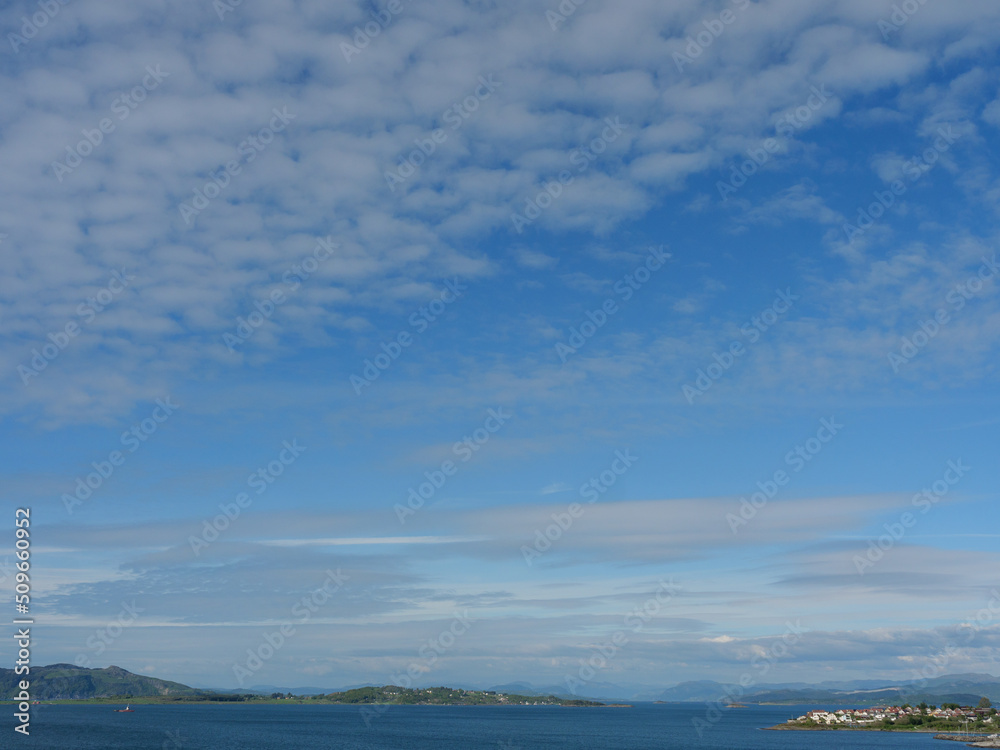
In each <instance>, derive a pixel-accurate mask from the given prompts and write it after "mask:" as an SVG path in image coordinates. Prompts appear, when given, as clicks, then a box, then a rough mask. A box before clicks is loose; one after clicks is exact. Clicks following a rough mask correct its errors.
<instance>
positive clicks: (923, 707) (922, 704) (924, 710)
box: [917, 701, 927, 714]
mask: <svg viewBox="0 0 1000 750" xmlns="http://www.w3.org/2000/svg"><path fill="white" fill-rule="evenodd" d="M917 708H919V709H920V713H922V714H925V713H927V701H921V702H920V704H919V705H918V706H917Z"/></svg>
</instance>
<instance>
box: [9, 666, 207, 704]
mask: <svg viewBox="0 0 1000 750" xmlns="http://www.w3.org/2000/svg"><path fill="white" fill-rule="evenodd" d="M21 679H23V677H18V676H17V675H16V674H15V673H14V670H13V669H3V668H0V700H12V699H13V698H14V696H15V695H17V683H18V681H19V680H21ZM200 692H201V691H198V690H195V689H194V688H192V687H188V686H187V685H182V684H180V683H179V682H170V681H168V680H160V679H157V678H156V677H143V676H142V675H137V674H132V673H131V672H129V671H127V670H124V669H122V668H121V667H115V666H111V667H105V668H104V669H85V668H83V667H77V666H75V665H73V664H51V665H49V666H47V667H32V669H31V697H32V698H33V699H35V700H55V699H59V698H74V699H79V698H110V697H114V696H123V697H132V698H145V697H149V696H156V695H176V696H182V695H188V696H190V695H198V694H199V693H200Z"/></svg>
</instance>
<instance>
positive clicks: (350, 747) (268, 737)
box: [0, 703, 964, 750]
mask: <svg viewBox="0 0 1000 750" xmlns="http://www.w3.org/2000/svg"><path fill="white" fill-rule="evenodd" d="M34 708H35V709H36V710H35V711H34V712H33V716H32V721H31V734H30V736H29V737H27V738H25V737H22V736H21V735H20V734H16V733H15V732H14V730H13V720H12V719H11V720H10V721H8V722H5V723H6V724H7V726H6V727H4V733H5V734H6V735H7V737H6V738H4V740H3V741H2V742H0V748H21V747H23V748H58V749H59V750H202V749H204V750H285V749H286V748H303V749H305V748H308V749H310V750H312V749H314V748H331V749H332V748H336V749H337V750H472V749H473V748H475V749H477V750H654V749H655V750H687V748H691V749H692V750H708V749H712V750H715V749H718V750H804V749H806V748H809V749H810V750H812V749H813V748H815V749H816V750H875V749H876V748H898V749H903V748H924V749H925V750H926V749H928V748H932V747H940V748H942V750H952V747H951V745H952V744H953V743H942V742H940V741H935V740H934V739H933V738H932V735H930V734H902V733H898V732H856V731H838V732H822V731H810V732H794V731H781V732H777V731H764V729H763V728H764V727H768V726H772V725H774V724H778V723H782V722H784V721H786V720H787V719H789V718H791V717H793V716H800V715H801V714H803V713H805V711H806V710H807V709H809V708H819V706H815V705H811V706H750V707H747V708H733V709H727V710H726V711H725V712H723V714H722V717H721V719H719V720H718V721H717V722H716V723H714V724H713V723H711V722H708V726H705V725H704V724H701V723H700V722H701V721H705V720H706V716H712V714H707V713H706V709H707V706H705V705H702V704H693V703H687V704H649V703H646V704H642V703H639V704H636V705H634V706H633V707H632V708H570V707H557V706H391V707H388V710H386V711H385V712H384V713H380V714H378V715H376V716H369V724H370V725H366V724H365V718H364V716H363V715H362V713H361V711H360V708H359V707H357V706H315V705H314V706H310V705H281V704H278V705H246V704H232V705H224V704H223V705H217V704H216V705H186V706H170V705H154V706H144V705H135V706H133V709H134V711H133V712H131V713H116V712H115V711H114V710H113V708H112V707H110V706H94V705H89V706H86V705H80V706H73V705H53V706H35V707H34ZM696 719H697V720H698V721H695V720H696ZM699 729H700V730H701V733H700V735H699V731H698V730H699ZM955 747H956V748H957V747H964V745H955Z"/></svg>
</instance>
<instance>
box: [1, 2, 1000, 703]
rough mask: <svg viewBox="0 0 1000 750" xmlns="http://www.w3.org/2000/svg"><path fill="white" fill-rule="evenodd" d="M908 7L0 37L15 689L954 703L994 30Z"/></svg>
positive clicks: (983, 325) (75, 12) (609, 11)
mask: <svg viewBox="0 0 1000 750" xmlns="http://www.w3.org/2000/svg"><path fill="white" fill-rule="evenodd" d="M904 5H906V6H907V8H909V7H910V5H909V4H904ZM912 5H913V10H914V12H912V13H904V14H903V15H902V16H900V15H899V12H902V11H899V12H897V15H896V17H895V20H893V13H894V10H893V8H894V6H893V4H892V3H890V2H881V1H879V2H872V1H871V0H824V1H822V2H821V1H819V0H809V1H808V2H804V1H803V0H795V1H794V2H793V1H792V0H760V1H759V2H744V0H737V1H736V2H726V3H720V2H689V1H682V2H672V3H669V4H664V3H658V2H653V0H649V1H648V2H647V1H646V0H635V1H634V2H629V3H626V4H622V3H612V2H603V1H602V0H588V1H587V2H585V3H581V4H580V5H579V6H578V7H577V6H574V5H572V4H569V3H564V5H563V6H562V8H563V10H562V12H561V13H560V12H559V8H560V6H559V5H557V4H555V3H550V4H541V5H539V4H535V3H528V2H508V3H503V4H497V3H492V2H488V1H486V0H475V1H473V0H467V1H466V2H457V1H451V0H449V1H446V2H435V3H432V4H427V3H408V2H407V3H399V4H396V3H391V4H388V5H385V6H383V5H368V4H365V3H358V2H347V3H339V4H336V7H326V5H325V4H316V3H305V2H287V3H277V2H276V3H268V4H266V5H265V6H260V5H252V4H247V5H233V6H232V7H231V8H230V7H229V6H228V5H220V4H216V6H215V7H213V5H212V4H211V3H207V2H205V3H192V4H190V7H188V8H187V9H186V10H182V11H179V12H178V11H176V10H175V9H173V8H171V9H168V8H167V6H166V5H164V4H162V3H159V2H152V1H150V2H145V1H144V2H128V3H124V2H122V3H118V2H110V3H101V4H100V5H99V6H95V5H93V4H91V5H87V4H79V5H77V4H66V5H60V4H58V3H55V4H54V5H53V6H51V7H50V6H46V7H47V8H49V10H48V11H46V10H44V9H42V10H40V8H41V6H39V5H36V4H32V3H19V4H15V5H14V6H11V7H9V8H8V9H7V10H6V11H5V12H4V14H3V16H2V21H3V31H4V35H5V38H6V44H7V48H6V49H5V52H4V54H3V56H2V57H0V75H2V76H3V83H4V87H5V90H6V91H8V92H10V93H9V95H8V96H7V97H6V99H5V101H4V104H3V105H2V107H0V128H2V130H0V132H2V138H0V153H2V157H3V163H4V164H5V169H4V170H3V173H2V175H0V190H2V191H3V200H2V201H0V234H2V235H3V236H2V244H0V257H2V258H3V265H2V276H0V305H2V307H0V309H2V315H3V322H4V325H3V327H2V331H3V346H2V348H0V357H2V360H3V371H4V372H6V376H5V378H4V379H3V381H2V385H0V410H2V423H0V441H2V445H3V449H4V450H3V453H4V457H5V460H4V463H3V483H2V487H3V490H2V495H0V497H2V501H3V504H4V507H5V508H6V509H7V510H6V512H7V513H8V514H9V516H8V517H10V518H11V519H13V509H14V508H16V507H30V508H31V509H32V533H33V537H32V539H33V545H34V546H33V550H34V555H33V558H32V561H33V568H32V570H33V579H32V581H33V610H34V614H35V616H36V618H37V625H36V631H37V643H36V645H35V660H36V663H40V664H47V663H54V662H76V663H80V664H86V665H89V666H107V665H108V664H117V665H119V666H122V667H124V668H126V669H129V670H131V671H135V672H142V673H147V674H153V675H156V676H160V677H164V678H167V679H175V680H179V681H182V682H187V683H193V684H199V685H213V686H220V687H238V686H246V685H252V684H260V683H270V684H280V685H321V686H331V687H332V686H340V685H348V684H355V683H362V682H375V683H380V684H381V683H385V682H390V681H393V678H394V677H396V676H398V675H400V674H406V673H407V670H410V672H409V673H410V675H412V679H413V681H414V683H415V684H449V683H452V684H453V683H463V684H474V685H480V686H483V687H486V686H488V685H490V684H497V683H502V682H506V681H511V680H527V681H531V682H534V683H537V684H546V685H548V684H564V683H565V681H566V679H567V678H568V677H572V676H574V675H578V674H579V671H580V669H581V665H582V664H586V663H588V662H590V660H592V659H594V658H595V654H599V653H600V651H599V649H600V648H601V646H602V644H606V643H607V642H609V640H610V639H611V638H612V637H613V636H614V634H615V633H616V632H619V631H621V630H622V629H625V631H626V632H627V633H628V637H627V643H626V644H625V645H624V646H622V647H621V648H620V649H618V650H617V652H616V653H615V654H614V655H613V656H612V657H610V658H607V659H605V660H604V662H601V665H600V668H599V669H597V670H596V671H595V674H594V676H593V678H592V679H593V681H594V682H611V683H618V684H623V685H633V686H652V687H656V686H666V685H670V684H675V683H677V682H681V681H683V680H689V679H706V678H707V679H717V680H720V681H736V680H738V679H739V677H740V675H742V674H744V673H747V672H748V671H749V673H750V674H752V675H753V678H754V679H755V680H760V681H776V680H802V681H819V680H822V679H831V680H838V679H850V678H862V677H873V678H885V679H908V678H911V677H913V676H914V674H919V673H920V672H921V670H923V669H924V668H925V667H928V665H933V664H935V661H934V660H935V659H937V660H938V663H939V662H940V658H939V657H940V655H941V654H943V653H946V652H947V653H949V656H948V664H947V669H946V670H945V671H948V672H992V673H994V674H997V673H1000V667H998V665H997V660H998V657H1000V627H998V625H997V621H996V617H997V615H998V614H1000V595H997V594H996V587H997V580H996V577H995V576H994V575H993V573H992V571H994V570H996V566H997V563H998V562H1000V560H998V554H997V552H996V549H997V532H996V521H997V520H998V514H997V510H996V507H997V505H996V479H997V473H996V469H995V468H994V466H995V448H996V445H997V429H998V425H1000V420H998V418H997V411H996V407H997V393H996V388H995V383H996V376H997V364H996V363H997V354H998V332H1000V302H998V295H997V276H998V275H1000V268H998V267H997V260H996V258H997V256H996V252H997V228H996V227H997V210H996V203H997V201H996V196H997V194H998V189H1000V187H998V186H1000V181H998V167H1000V164H998V160H997V154H996V149H997V145H998V138H997V135H998V128H1000V98H998V93H1000V76H998V74H997V72H996V65H995V63H996V54H997V43H998V42H1000V9H998V8H997V7H995V4H993V3H990V2H986V1H985V0H982V1H976V0H969V1H968V2H964V3H961V4H948V3H943V2H934V0H929V1H928V2H927V3H925V4H923V5H920V4H916V3H913V4H912ZM574 8H575V10H574ZM567 10H572V11H573V12H571V13H567V12H566V11H567ZM547 12H549V14H550V15H548V16H547ZM39 13H40V14H42V15H41V16H38V19H37V20H41V19H42V18H43V17H44V18H45V19H46V21H45V23H44V25H40V26H39V27H36V26H35V21H31V17H32V15H33V14H39ZM551 13H559V15H558V16H553V15H551ZM22 16H25V17H26V18H27V20H28V21H31V25H26V22H25V19H23V18H22ZM366 24H367V29H368V31H365V28H366ZM553 27H555V28H553ZM29 35H30V38H29ZM699 49H700V52H699ZM694 53H697V54H694ZM95 144H96V145H95ZM376 375H377V377H376ZM130 431H133V432H131V433H130ZM95 464H96V465H95ZM101 471H103V472H104V473H105V474H106V475H107V476H101V475H100V472H101ZM88 475H92V476H90V477H88ZM88 481H89V482H90V483H91V487H87V486H86V484H87V482H88ZM411 490H412V492H413V493H415V494H411ZM924 490H926V491H927V493H928V494H924V495H921V494H920V493H921V492H923V491H924ZM754 493H758V494H757V495H756V496H755V495H754ZM227 512H228V514H229V515H228V516H226V515H225V514H226V513H227ZM741 514H742V515H741ZM213 523H214V524H215V528H214V529H213V528H212V526H211V525H212V524H213ZM206 524H207V525H206ZM10 527H11V537H10V538H11V539H12V538H13V531H12V529H13V522H11V524H10ZM220 529H221V530H220ZM880 537H882V538H881V539H880ZM880 544H881V547H882V548H881V549H880V548H879V545H880ZM11 549H12V548H11V546H10V545H8V546H7V548H6V552H5V553H3V554H4V555H6V557H4V558H3V560H4V561H5V562H6V561H11V562H12V561H13V558H12V555H11ZM7 570H9V568H4V573H3V575H7V573H6V571H7ZM327 571H332V572H333V573H337V571H339V576H335V577H333V578H331V576H330V574H329V573H328V572H327ZM334 580H337V581H340V582H339V583H337V584H333V583H332V581H334ZM12 583H13V581H12V578H10V577H9V576H7V577H6V579H5V583H4V585H5V586H6V587H8V589H9V590H12ZM324 587H326V589H325V590H324ZM668 590H669V592H670V593H669V594H664V592H665V591H668ZM317 592H321V593H317ZM303 598H305V599H306V600H307V601H310V602H312V605H311V606H312V608H310V607H306V609H302V607H301V602H302V600H303ZM297 605H299V606H297ZM991 607H992V610H991ZM995 610H996V611H995ZM637 611H639V612H645V613H646V614H645V616H644V617H641V618H639V619H638V620H637V619H636V617H635V612H637ZM984 612H985V613H986V614H983V613H984ZM303 613H305V614H303ZM977 617H978V618H979V619H978V621H977ZM456 618H457V619H456ZM970 622H971V623H976V625H975V628H970V627H969V626H968V623H970ZM789 623H791V624H792V625H794V626H795V627H796V628H799V629H801V630H802V633H803V634H802V635H800V636H796V638H795V640H794V643H793V645H792V646H791V647H790V651H789V653H788V654H787V655H784V656H783V657H782V658H780V659H777V660H775V663H774V664H773V666H771V667H770V668H769V669H768V670H767V672H766V674H763V673H762V670H760V669H759V668H758V666H756V665H759V663H760V661H759V660H760V658H761V657H762V655H767V654H771V653H773V649H774V646H775V645H776V644H777V643H779V642H781V640H782V637H783V636H787V632H788V628H789ZM963 624H965V626H964V627H963ZM282 625H286V626H287V627H286V630H287V629H288V628H291V629H293V630H294V632H293V633H291V634H290V635H288V636H287V637H286V638H285V639H284V640H283V641H282V643H281V644H280V646H278V647H277V648H272V649H271V650H272V651H273V653H271V654H270V655H268V649H267V648H262V644H265V643H267V638H268V637H269V636H270V635H271V634H273V633H275V632H280V628H281V626H282ZM457 631H461V633H460V634H459V633H458V632H457ZM445 634H448V635H445ZM970 634H971V637H969V636H970ZM271 640H272V642H273V641H275V640H276V639H275V638H273V637H272V639H271ZM428 644H432V645H431V646H428ZM434 644H436V645H434ZM956 644H958V645H960V646H961V648H959V649H958V651H957V653H952V652H953V651H954V649H953V648H950V647H952V646H955V645H956ZM248 650H249V651H250V652H251V654H256V655H257V657H258V659H259V662H254V661H253V659H252V657H251V656H250V655H248ZM262 656H266V658H262ZM755 658H756V659H757V661H754V660H755ZM584 692H585V691H584Z"/></svg>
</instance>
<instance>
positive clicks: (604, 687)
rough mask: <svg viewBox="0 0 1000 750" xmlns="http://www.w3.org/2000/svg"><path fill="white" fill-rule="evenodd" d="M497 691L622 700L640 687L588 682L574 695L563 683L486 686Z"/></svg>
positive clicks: (510, 683)
mask: <svg viewBox="0 0 1000 750" xmlns="http://www.w3.org/2000/svg"><path fill="white" fill-rule="evenodd" d="M487 689H488V690H495V691H496V692H498V693H516V694H518V695H554V696H556V697H558V698H565V699H567V700H572V699H574V698H588V699H591V700H601V701H622V700H626V701H627V700H636V699H637V695H638V694H639V692H641V691H640V689H639V688H636V687H622V686H621V685H616V684H614V683H612V682H588V683H585V684H584V685H583V686H581V687H580V688H578V689H577V694H576V695H574V694H573V693H571V692H570V691H569V689H568V688H567V686H566V685H565V684H562V685H542V686H536V685H533V684H531V683H530V682H508V683H505V684H503V685H494V686H493V687H490V688H487Z"/></svg>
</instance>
